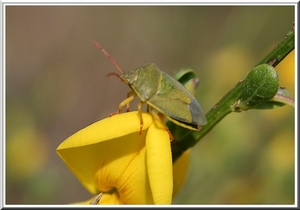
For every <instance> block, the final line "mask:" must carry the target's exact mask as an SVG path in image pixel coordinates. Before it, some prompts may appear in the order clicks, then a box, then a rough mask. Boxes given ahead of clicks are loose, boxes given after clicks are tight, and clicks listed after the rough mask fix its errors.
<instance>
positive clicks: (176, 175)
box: [173, 150, 190, 197]
mask: <svg viewBox="0 0 300 210" xmlns="http://www.w3.org/2000/svg"><path fill="white" fill-rule="evenodd" d="M189 161H190V150H186V151H185V152H184V153H183V154H182V155H181V156H180V157H179V158H178V159H177V160H176V161H175V163H174V164H173V183H174V189H173V197H174V196H175V195H176V194H177V193H178V192H179V190H180V188H181V186H182V184H183V183H184V181H185V177H186V175H187V171H188V167H189Z"/></svg>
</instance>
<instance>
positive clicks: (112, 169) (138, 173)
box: [96, 140, 153, 204]
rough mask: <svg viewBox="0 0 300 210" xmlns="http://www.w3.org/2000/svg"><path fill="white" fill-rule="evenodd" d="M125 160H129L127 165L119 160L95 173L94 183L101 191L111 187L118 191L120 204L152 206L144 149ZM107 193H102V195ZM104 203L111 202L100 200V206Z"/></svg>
mask: <svg viewBox="0 0 300 210" xmlns="http://www.w3.org/2000/svg"><path fill="white" fill-rule="evenodd" d="M128 141H130V140H128ZM122 158H123V157H122ZM126 158H130V161H129V162H128V163H127V164H124V161H123V160H122V159H121V158H120V159H116V160H114V161H112V162H111V163H108V164H106V165H105V166H103V167H101V168H100V169H99V170H98V171H97V173H96V183H97V185H98V188H99V189H101V190H102V189H109V187H113V188H114V191H118V195H119V197H118V198H119V201H118V202H120V203H125V204H153V199H152V193H151V189H150V185H149V181H148V174H147V168H146V160H145V147H143V148H141V150H140V151H136V152H135V153H133V154H130V155H128V157H126ZM108 193H109V192H107V193H104V195H105V194H108ZM106 202H108V204H109V202H111V201H110V200H107V201H102V198H101V203H102V204H106Z"/></svg>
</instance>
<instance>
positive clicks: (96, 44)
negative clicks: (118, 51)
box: [93, 40, 123, 74]
mask: <svg viewBox="0 0 300 210" xmlns="http://www.w3.org/2000/svg"><path fill="white" fill-rule="evenodd" d="M93 44H94V45H95V46H96V47H97V48H99V49H100V50H101V51H102V52H103V54H104V55H105V56H106V57H108V59H109V60H110V62H112V64H114V66H115V67H116V68H117V69H118V70H119V72H121V74H123V71H122V69H121V68H120V67H119V66H118V64H117V63H116V61H115V60H114V59H113V58H112V57H111V56H110V55H109V54H108V52H106V50H105V49H104V48H103V47H102V46H101V45H100V44H98V43H97V42H96V41H94V40H93Z"/></svg>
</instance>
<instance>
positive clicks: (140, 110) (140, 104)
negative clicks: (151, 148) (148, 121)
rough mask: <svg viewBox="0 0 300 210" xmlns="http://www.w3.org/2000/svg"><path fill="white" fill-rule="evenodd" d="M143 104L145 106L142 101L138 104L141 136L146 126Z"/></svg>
mask: <svg viewBox="0 0 300 210" xmlns="http://www.w3.org/2000/svg"><path fill="white" fill-rule="evenodd" d="M143 104H144V102H143V101H141V102H140V103H139V104H138V111H139V114H140V132H139V135H141V134H142V130H143V125H144V121H143V116H142V106H143Z"/></svg>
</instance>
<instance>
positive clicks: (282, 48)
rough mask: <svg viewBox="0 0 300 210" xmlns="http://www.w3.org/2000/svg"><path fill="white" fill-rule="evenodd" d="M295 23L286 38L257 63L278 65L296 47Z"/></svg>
mask: <svg viewBox="0 0 300 210" xmlns="http://www.w3.org/2000/svg"><path fill="white" fill-rule="evenodd" d="M294 32H295V31H294V23H293V27H292V30H291V31H289V32H288V33H287V34H286V36H285V37H284V39H283V40H282V41H281V42H280V43H279V44H278V45H277V46H276V47H275V48H274V49H273V50H272V51H271V52H270V53H269V54H268V55H267V56H266V57H265V58H264V59H263V60H262V61H261V62H259V63H258V64H257V65H260V64H264V63H266V64H269V65H271V66H273V67H275V66H277V65H278V64H279V63H280V62H281V61H282V60H283V59H284V58H285V57H286V56H287V55H288V54H289V53H290V52H291V51H292V50H293V49H294V46H295V44H294V35H295V33H294Z"/></svg>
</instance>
